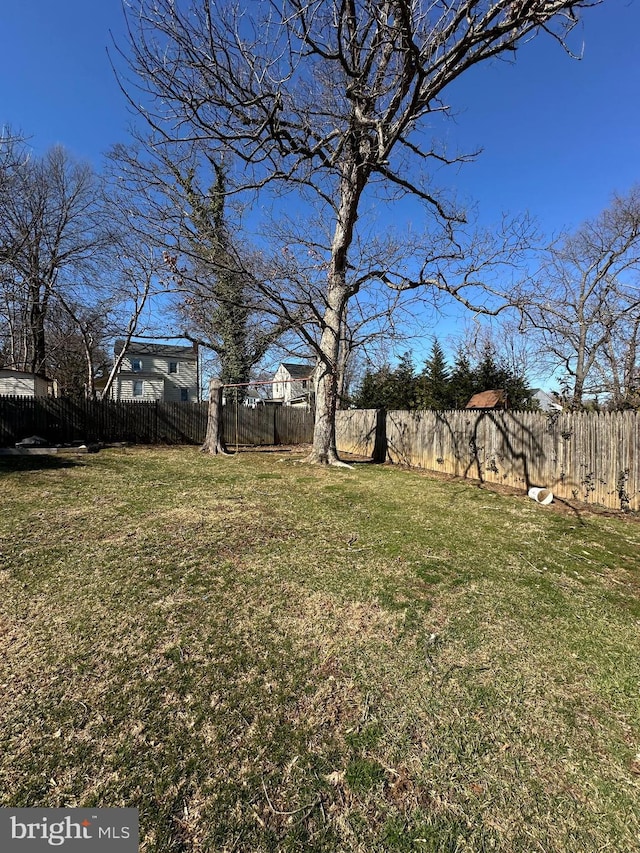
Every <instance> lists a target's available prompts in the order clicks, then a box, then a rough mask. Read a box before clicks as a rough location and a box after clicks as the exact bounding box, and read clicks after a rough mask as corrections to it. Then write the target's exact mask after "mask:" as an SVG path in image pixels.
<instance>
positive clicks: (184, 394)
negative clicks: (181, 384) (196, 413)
mask: <svg viewBox="0 0 640 853" xmlns="http://www.w3.org/2000/svg"><path fill="white" fill-rule="evenodd" d="M180 402H182V403H188V402H189V389H188V388H181V389H180Z"/></svg>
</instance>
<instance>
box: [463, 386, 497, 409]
mask: <svg viewBox="0 0 640 853" xmlns="http://www.w3.org/2000/svg"><path fill="white" fill-rule="evenodd" d="M506 408H507V392H506V391H503V390H502V389H498V390H494V391H481V392H480V393H479V394H474V395H473V397H472V398H471V399H470V400H469V402H468V403H467V405H466V406H465V409H506Z"/></svg>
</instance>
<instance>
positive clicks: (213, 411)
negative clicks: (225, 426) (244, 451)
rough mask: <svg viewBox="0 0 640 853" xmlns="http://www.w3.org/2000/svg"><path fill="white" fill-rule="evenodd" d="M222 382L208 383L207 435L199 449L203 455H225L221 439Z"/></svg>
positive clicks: (213, 380) (216, 380)
mask: <svg viewBox="0 0 640 853" xmlns="http://www.w3.org/2000/svg"><path fill="white" fill-rule="evenodd" d="M222 388H223V385H222V382H221V381H220V380H219V379H212V380H211V381H210V382H209V412H208V415H207V434H206V436H205V439H204V444H203V445H202V447H201V448H200V450H201V451H202V452H203V453H211V454H212V455H216V454H218V453H220V454H224V455H227V448H226V447H225V446H224V440H223V438H222Z"/></svg>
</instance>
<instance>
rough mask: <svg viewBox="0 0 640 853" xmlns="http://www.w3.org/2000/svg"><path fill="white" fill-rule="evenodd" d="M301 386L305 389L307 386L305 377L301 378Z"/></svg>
mask: <svg viewBox="0 0 640 853" xmlns="http://www.w3.org/2000/svg"><path fill="white" fill-rule="evenodd" d="M302 387H303V388H305V389H306V387H307V380H306V379H303V380H302Z"/></svg>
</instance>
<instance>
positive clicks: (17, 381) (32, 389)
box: [0, 367, 55, 397]
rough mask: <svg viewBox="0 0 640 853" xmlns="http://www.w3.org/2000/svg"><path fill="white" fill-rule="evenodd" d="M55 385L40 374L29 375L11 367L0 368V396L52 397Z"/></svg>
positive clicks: (24, 371)
mask: <svg viewBox="0 0 640 853" xmlns="http://www.w3.org/2000/svg"><path fill="white" fill-rule="evenodd" d="M54 390H55V385H54V382H53V380H52V379H48V378H47V377H46V376H43V375H42V374H41V373H29V372H28V371H26V370H15V369H14V368H12V367H3V368H0V395H10V396H15V397H53V396H54Z"/></svg>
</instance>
